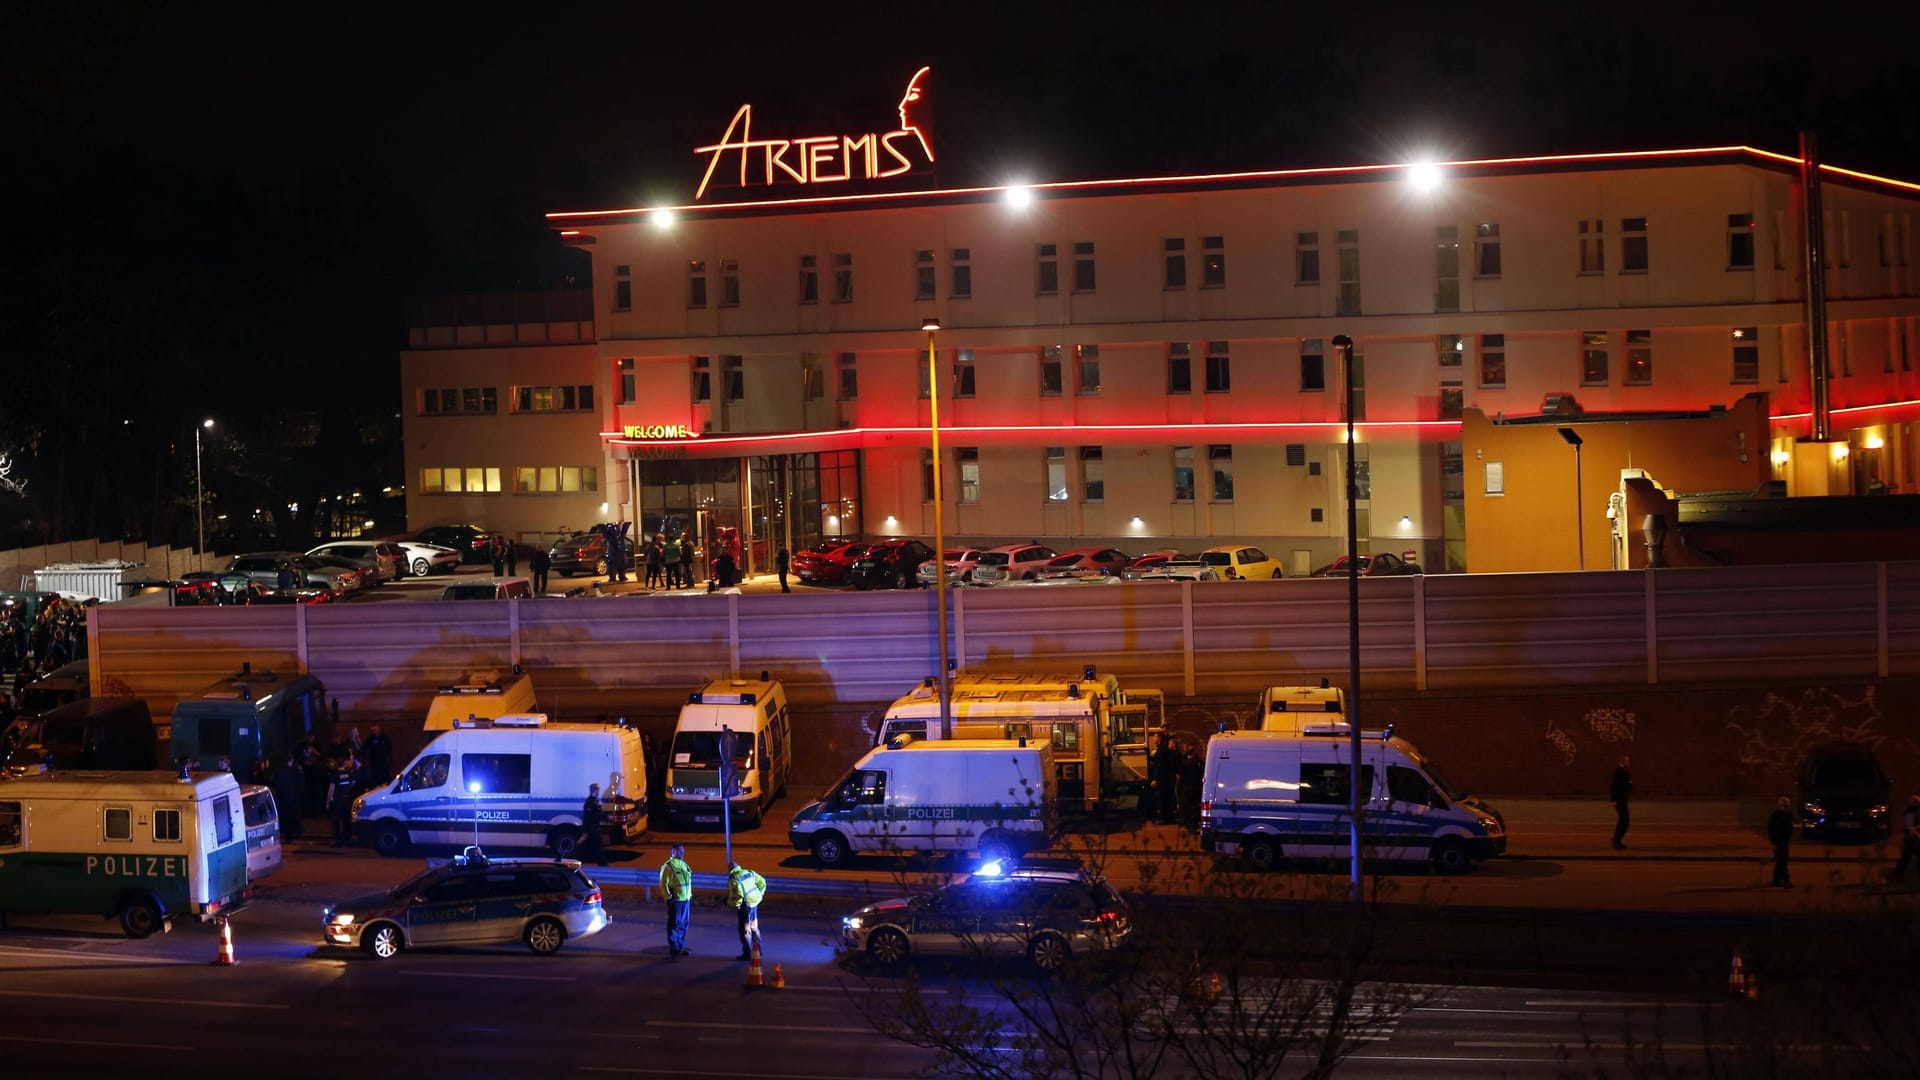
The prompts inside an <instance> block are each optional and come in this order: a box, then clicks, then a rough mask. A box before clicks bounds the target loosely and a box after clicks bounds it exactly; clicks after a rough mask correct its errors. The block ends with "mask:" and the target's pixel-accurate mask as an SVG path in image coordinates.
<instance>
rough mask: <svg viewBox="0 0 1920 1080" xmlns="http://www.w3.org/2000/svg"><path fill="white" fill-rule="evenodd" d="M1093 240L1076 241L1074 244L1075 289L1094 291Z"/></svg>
mask: <svg viewBox="0 0 1920 1080" xmlns="http://www.w3.org/2000/svg"><path fill="white" fill-rule="evenodd" d="M1093 283H1094V282H1093V242H1092V241H1091V240H1080V241H1075V243H1074V245H1073V291H1074V292H1092V291H1093Z"/></svg>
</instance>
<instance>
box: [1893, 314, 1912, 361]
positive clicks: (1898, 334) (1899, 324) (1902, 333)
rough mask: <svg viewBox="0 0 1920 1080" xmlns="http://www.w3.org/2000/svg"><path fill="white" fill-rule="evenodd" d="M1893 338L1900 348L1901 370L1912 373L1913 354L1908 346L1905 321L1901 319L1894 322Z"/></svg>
mask: <svg viewBox="0 0 1920 1080" xmlns="http://www.w3.org/2000/svg"><path fill="white" fill-rule="evenodd" d="M1893 336H1894V339H1895V341H1896V342H1898V344H1899V346H1900V370H1901V371H1912V370H1913V352H1912V349H1911V347H1910V346H1909V345H1908V344H1907V321H1906V320H1905V319H1899V320H1896V321H1895V322H1894V324H1893Z"/></svg>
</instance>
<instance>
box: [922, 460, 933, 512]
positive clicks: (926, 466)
mask: <svg viewBox="0 0 1920 1080" xmlns="http://www.w3.org/2000/svg"><path fill="white" fill-rule="evenodd" d="M920 501H921V502H923V503H930V502H932V501H933V451H932V450H922V451H920Z"/></svg>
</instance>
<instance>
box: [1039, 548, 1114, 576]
mask: <svg viewBox="0 0 1920 1080" xmlns="http://www.w3.org/2000/svg"><path fill="white" fill-rule="evenodd" d="M1132 563H1133V557H1132V556H1131V555H1128V554H1126V553H1124V552H1121V551H1116V550H1115V549H1113V548H1074V549H1073V550H1072V551H1063V552H1061V553H1060V554H1058V555H1056V556H1054V558H1053V561H1051V562H1049V563H1047V566H1046V569H1045V570H1042V571H1041V576H1042V577H1076V576H1077V577H1087V576H1093V577H1100V576H1108V577H1118V576H1120V574H1121V573H1122V572H1123V571H1125V570H1126V568H1127V567H1128V566H1129V565H1131V564H1132Z"/></svg>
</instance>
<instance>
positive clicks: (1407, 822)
mask: <svg viewBox="0 0 1920 1080" xmlns="http://www.w3.org/2000/svg"><path fill="white" fill-rule="evenodd" d="M1385 795H1386V797H1385V799H1384V800H1383V801H1382V802H1381V803H1379V804H1378V805H1377V806H1376V807H1375V808H1374V810H1373V814H1372V818H1371V820H1372V823H1373V824H1372V827H1371V828H1370V829H1368V832H1369V833H1377V834H1378V835H1379V841H1378V843H1379V844H1380V846H1381V849H1382V851H1381V857H1382V858H1388V859H1401V860H1413V859H1423V858H1425V857H1426V855H1427V850H1428V848H1429V847H1430V846H1431V845H1432V842H1433V829H1434V826H1435V824H1436V823H1437V821H1436V819H1435V818H1434V817H1433V810H1434V808H1435V807H1438V806H1442V805H1444V803H1443V802H1442V801H1441V800H1440V799H1439V798H1437V797H1436V792H1435V791H1434V790H1433V785H1432V784H1430V783H1428V782H1427V778H1426V776H1425V775H1423V774H1422V773H1421V772H1420V770H1418V769H1416V768H1414V767H1413V766H1411V765H1394V764H1389V765H1388V766H1387V790H1386V792H1385Z"/></svg>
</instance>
